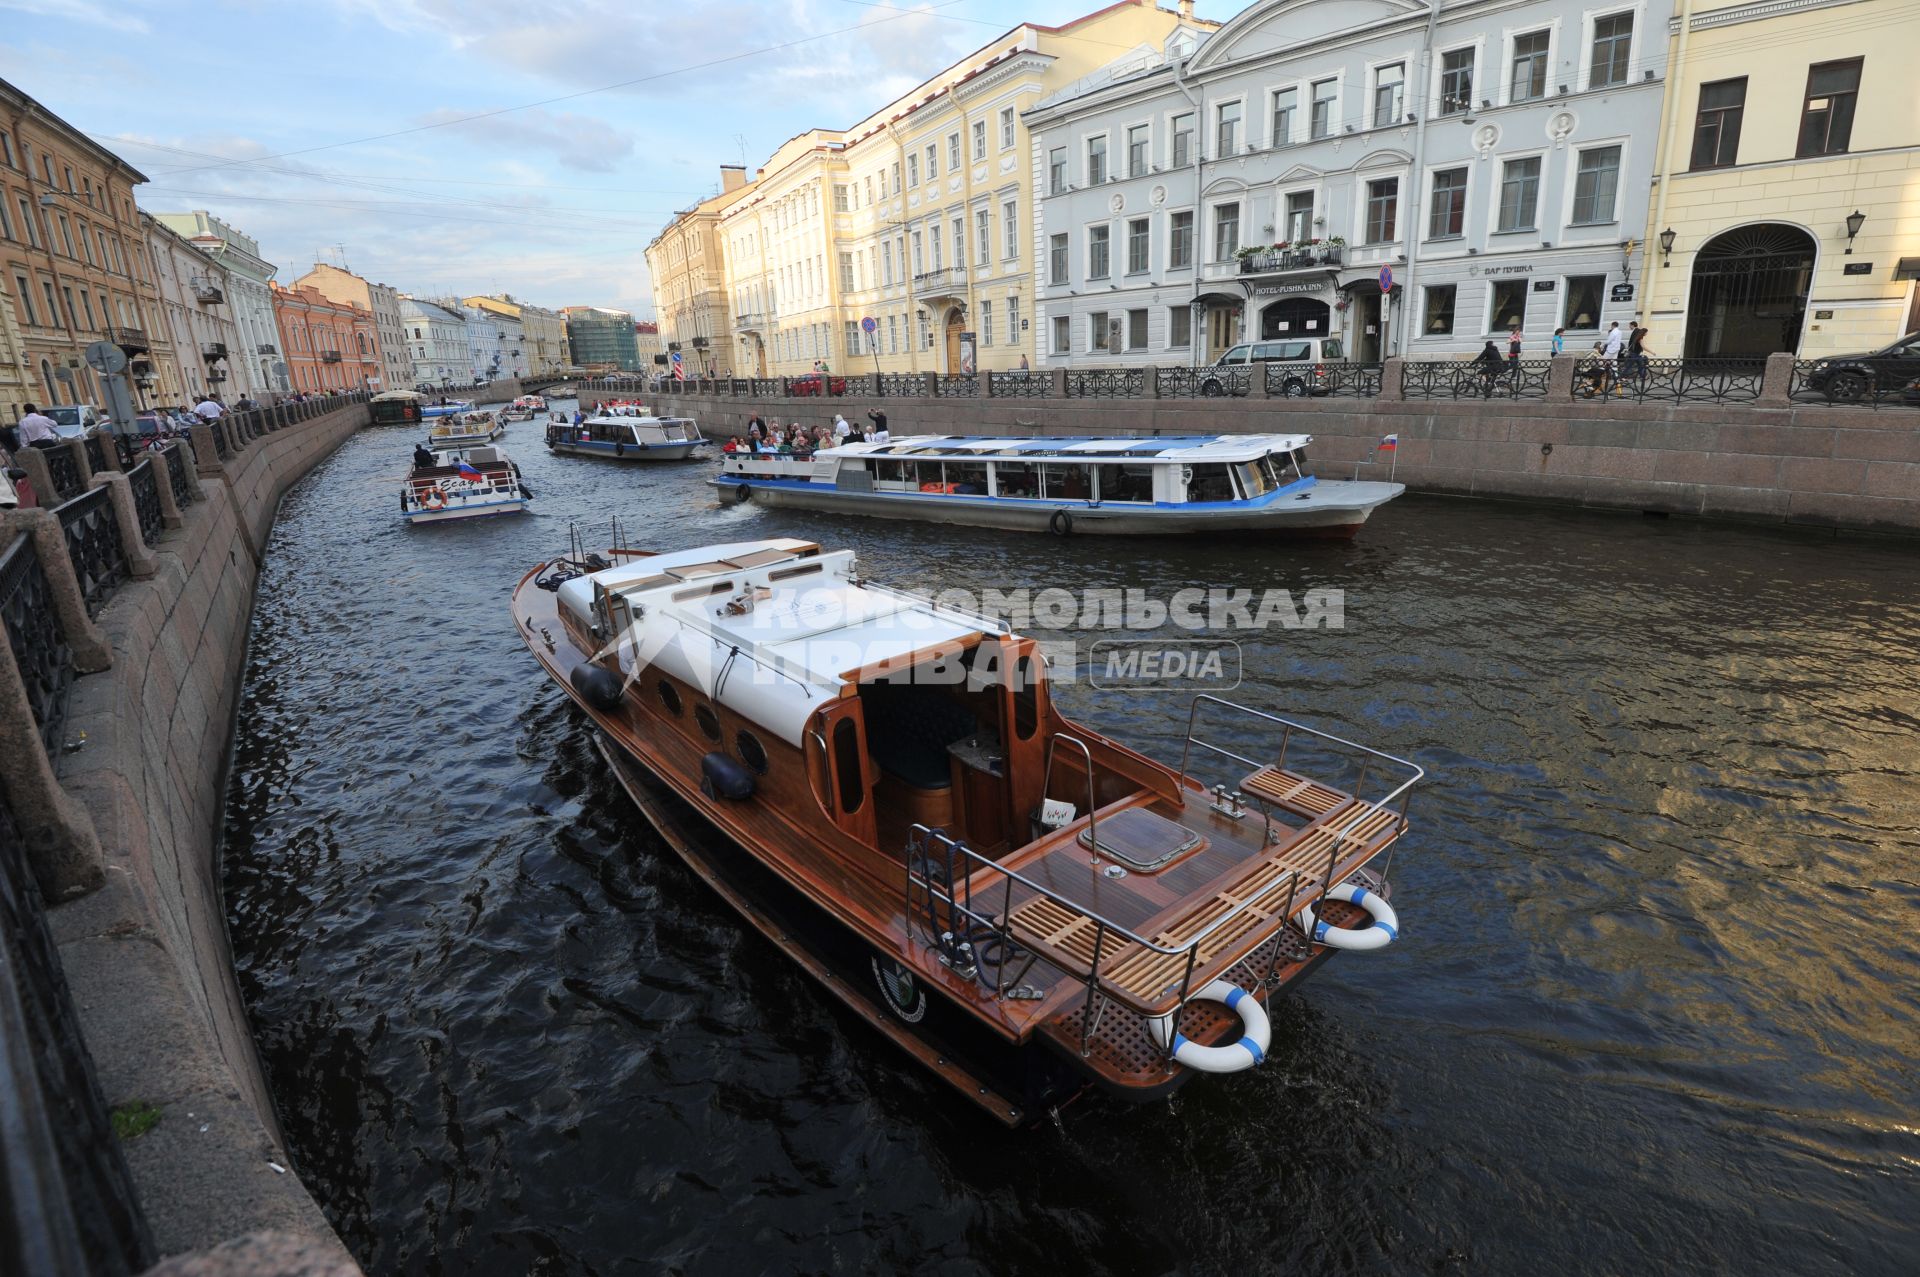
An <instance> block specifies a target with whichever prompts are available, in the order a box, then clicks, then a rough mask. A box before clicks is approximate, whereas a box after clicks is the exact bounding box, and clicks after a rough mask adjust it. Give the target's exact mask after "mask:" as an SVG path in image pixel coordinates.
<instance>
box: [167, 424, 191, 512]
mask: <svg viewBox="0 0 1920 1277" xmlns="http://www.w3.org/2000/svg"><path fill="white" fill-rule="evenodd" d="M187 449H188V444H187V441H186V440H183V439H175V440H174V441H173V442H172V443H170V444H168V445H167V446H166V449H165V451H163V452H162V453H161V454H160V455H162V456H164V457H165V458H166V459H167V482H168V483H169V484H171V485H172V486H173V503H174V504H175V505H176V506H179V507H180V508H181V509H182V510H184V509H186V508H187V504H188V503H189V502H191V501H192V500H193V485H192V484H191V483H190V482H189V481H188V478H187V464H188V462H187Z"/></svg>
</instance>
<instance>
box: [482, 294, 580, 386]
mask: <svg viewBox="0 0 1920 1277" xmlns="http://www.w3.org/2000/svg"><path fill="white" fill-rule="evenodd" d="M460 304H461V305H462V306H468V307H471V308H473V309H474V310H479V311H485V312H486V313H487V314H489V315H491V316H493V317H494V318H495V319H497V320H509V321H512V322H511V323H509V324H507V325H506V332H507V333H509V334H511V335H512V340H513V346H512V347H511V349H517V350H518V351H519V352H520V354H519V356H518V358H517V360H516V362H517V363H518V364H520V365H521V367H522V369H523V371H525V372H528V373H544V372H551V371H553V370H554V369H556V368H565V367H566V366H567V317H566V316H565V315H562V314H561V313H560V312H559V311H557V310H548V309H547V308H546V307H544V306H530V305H528V304H527V303H526V302H522V301H516V300H514V297H513V295H512V294H511V293H497V294H491V295H483V296H476V297H463V298H461V299H460Z"/></svg>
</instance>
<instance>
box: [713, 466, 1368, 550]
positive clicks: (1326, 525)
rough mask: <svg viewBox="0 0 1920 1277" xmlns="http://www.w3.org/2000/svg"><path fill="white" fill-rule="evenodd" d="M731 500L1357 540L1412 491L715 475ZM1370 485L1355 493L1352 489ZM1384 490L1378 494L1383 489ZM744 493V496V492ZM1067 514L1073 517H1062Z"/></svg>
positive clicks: (990, 524) (1018, 526)
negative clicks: (930, 489)
mask: <svg viewBox="0 0 1920 1277" xmlns="http://www.w3.org/2000/svg"><path fill="white" fill-rule="evenodd" d="M709 482H711V483H712V484H713V486H714V487H715V488H716V489H717V490H718V492H719V495H720V499H721V501H723V502H738V501H752V502H754V503H756V504H759V505H766V506H775V507H783V508H790V509H800V510H831V511H836V512H840V513H844V514H859V515H866V516H868V517H870V518H878V519H915V520H919V521H922V522H927V523H947V524H956V525H962V526H966V527H976V528H1000V529H1004V530H1007V531H1013V532H1053V533H1056V534H1062V535H1064V534H1067V533H1071V534H1072V535H1075V536H1081V535H1087V536H1143V535H1144V536H1164V535H1180V534H1189V533H1195V532H1259V533H1279V534H1285V535H1289V536H1304V537H1332V538H1344V537H1351V536H1353V535H1354V534H1355V533H1357V532H1359V530H1360V527H1361V525H1362V524H1364V523H1365V522H1366V521H1367V519H1368V517H1369V516H1370V515H1372V513H1373V512H1374V510H1376V509H1378V508H1379V507H1380V506H1381V505H1384V504H1385V503H1386V502H1388V501H1391V500H1392V499H1393V498H1394V497H1397V496H1399V495H1400V493H1401V492H1403V491H1405V489H1404V487H1402V485H1400V484H1397V483H1396V484H1386V483H1360V484H1349V483H1341V482H1338V481H1326V482H1321V483H1318V484H1316V485H1314V487H1313V488H1311V489H1309V490H1308V492H1307V494H1306V499H1304V500H1298V499H1296V500H1278V501H1272V502H1268V503H1267V504H1265V505H1253V504H1244V505H1220V506H1209V507H1207V508H1189V507H1182V506H1167V505H1160V506H1151V507H1134V508H1128V507H1125V506H1117V505H1104V506H1103V505H1089V504H1088V503H1086V502H1084V501H1058V502H1053V501H1023V500H1004V499H1001V498H997V497H966V496H952V495H932V494H922V493H917V492H847V491H843V490H841V489H839V488H835V487H829V486H827V485H825V484H816V483H807V482H801V481H796V480H764V479H749V480H746V481H744V482H743V481H742V480H740V479H738V478H735V477H734V476H731V475H721V476H718V477H717V478H714V479H712V480H710V481H709ZM1355 488H1358V489H1362V490H1363V491H1361V492H1350V491H1347V490H1348V489H1355ZM1376 489H1377V490H1378V491H1375V490H1376ZM743 490H744V495H743ZM1062 512H1064V513H1065V516H1066V517H1065V518H1064V519H1062V518H1061V517H1060V515H1061V514H1062Z"/></svg>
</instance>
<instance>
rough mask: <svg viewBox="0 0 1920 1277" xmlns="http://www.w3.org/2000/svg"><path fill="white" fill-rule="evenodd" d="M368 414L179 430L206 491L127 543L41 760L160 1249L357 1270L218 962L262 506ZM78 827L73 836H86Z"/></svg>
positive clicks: (113, 1088) (86, 1019)
mask: <svg viewBox="0 0 1920 1277" xmlns="http://www.w3.org/2000/svg"><path fill="white" fill-rule="evenodd" d="M366 420H367V407H366V405H365V404H363V403H357V402H356V403H349V404H347V405H345V406H342V407H340V408H337V409H335V410H332V411H328V412H325V413H322V414H319V415H316V416H313V417H311V418H309V419H307V420H304V421H298V422H295V423H291V424H288V425H285V426H284V427H283V428H279V429H276V430H273V431H272V432H271V433H262V434H259V435H257V436H256V437H253V438H250V439H249V438H246V437H245V436H244V433H243V432H239V431H236V432H234V437H233V441H232V446H231V456H229V457H227V458H225V459H220V458H218V457H217V455H216V450H215V447H214V443H213V440H212V437H211V435H210V434H208V433H207V432H206V428H205V427H198V428H196V430H195V432H194V433H195V436H196V438H195V441H194V442H195V450H196V452H197V454H198V456H199V457H201V458H203V460H202V461H201V462H200V464H199V465H198V467H197V484H198V487H199V490H200V493H201V494H202V495H203V497H204V499H202V500H196V501H193V502H191V503H190V504H184V505H180V506H179V508H178V512H177V517H176V518H172V519H170V520H169V523H170V524H177V526H171V527H170V528H169V530H168V531H166V532H165V533H164V534H163V535H162V536H160V537H159V538H158V540H157V542H156V543H155V544H154V545H153V547H152V548H151V551H150V552H149V551H142V552H141V557H142V558H146V559H148V561H147V562H145V563H143V564H141V565H139V566H137V567H136V570H135V579H132V580H129V581H128V582H126V583H125V584H123V585H121V586H120V587H119V588H118V589H117V590H116V591H115V593H114V595H113V597H112V598H111V599H110V600H109V601H108V602H107V603H106V605H105V606H104V607H103V608H102V609H101V611H100V613H99V615H98V617H97V626H98V630H99V632H100V634H101V635H103V636H104V638H105V640H106V642H107V643H108V644H110V646H111V654H112V663H111V665H110V667H109V668H107V669H104V670H101V671H99V672H98V673H93V674H89V675H87V676H85V677H82V678H80V679H78V680H77V681H76V682H75V683H74V685H73V691H72V699H71V702H70V706H69V718H68V723H67V728H66V733H65V734H66V739H67V752H65V753H63V754H61V756H60V757H59V758H58V759H57V760H56V771H57V776H58V782H59V786H60V788H61V789H62V790H63V791H64V792H65V794H66V795H67V796H68V797H69V798H71V799H74V800H77V804H76V805H77V807H78V808H79V809H80V813H81V814H82V815H83V816H84V819H85V822H86V823H88V824H90V833H91V835H93V836H94V837H95V838H97V844H98V849H97V853H94V854H95V855H97V859H95V860H94V862H93V865H92V866H91V868H90V867H89V866H88V865H87V864H86V860H87V859H88V857H87V856H85V855H82V856H81V857H79V858H78V859H76V860H74V861H72V862H70V863H69V864H68V866H67V868H68V869H69V870H70V871H72V872H71V880H72V882H73V884H74V886H73V890H75V891H78V890H82V889H84V887H85V886H86V885H87V884H88V883H89V882H98V883H99V884H100V885H99V886H98V887H97V889H94V890H92V891H91V892H89V893H87V894H83V895H79V896H78V898H76V899H70V900H68V901H67V902H66V903H62V904H60V905H58V906H57V907H56V908H54V909H52V910H51V914H50V919H51V925H52V929H53V934H54V937H55V939H56V940H57V942H58V945H59V953H60V961H61V965H62V967H63V968H64V970H65V973H66V977H67V982H68V986H69V988H70V989H71V991H72V995H73V999H74V1002H75V1004H76V1006H77V1007H78V1009H79V1015H80V1020H81V1024H82V1028H83V1030H84V1036H85V1039H86V1042H87V1047H88V1049H89V1051H90V1052H91V1054H92V1056H93V1060H94V1064H95V1067H96V1070H97V1072H98V1075H99V1079H100V1083H101V1089H102V1091H103V1092H104V1094H105V1097H106V1100H107V1103H108V1104H109V1105H110V1106H116V1107H117V1106H120V1105H124V1104H128V1103H132V1102H135V1101H139V1102H145V1103H147V1104H151V1105H154V1106H156V1107H157V1108H158V1109H159V1110H160V1112H161V1119H160V1121H159V1123H158V1125H156V1126H155V1127H154V1128H153V1129H152V1130H151V1131H150V1132H148V1133H146V1134H144V1135H142V1136H140V1137H139V1138H137V1139H133V1140H129V1141H127V1142H126V1144H125V1153H126V1158H127V1161H128V1164H129V1166H130V1168H131V1170H132V1173H133V1178H134V1187H135V1191H136V1194H137V1196H138V1198H139V1202H140V1205H141V1207H142V1209H143V1210H144V1213H145V1215H146V1217H147V1220H148V1223H149V1224H150V1226H151V1228H152V1230H153V1234H154V1239H155V1242H156V1244H157V1247H158V1250H159V1253H160V1254H162V1255H175V1254H179V1253H181V1252H189V1251H205V1250H207V1249H208V1248H212V1247H215V1246H218V1245H220V1244H221V1243H231V1242H232V1241H233V1239H235V1238H239V1237H246V1236H249V1235H258V1234H279V1235H280V1236H278V1237H273V1236H268V1237H266V1238H262V1237H259V1236H254V1237H252V1239H251V1240H250V1241H249V1242H248V1243H247V1245H246V1246H245V1247H243V1248H242V1249H241V1250H240V1251H239V1252H237V1253H238V1254H239V1255H240V1256H241V1257H240V1258H238V1259H235V1260H234V1262H237V1263H240V1264H241V1265H242V1266H246V1265H250V1264H255V1263H268V1262H269V1261H268V1260H267V1259H266V1256H269V1255H273V1256H277V1258H275V1259H273V1260H272V1261H271V1262H270V1267H271V1269H272V1270H273V1271H282V1270H291V1269H292V1268H304V1269H307V1270H312V1271H321V1270H327V1271H332V1270H333V1269H334V1268H336V1267H337V1268H338V1269H339V1270H341V1271H357V1269H355V1267H354V1265H353V1262H352V1260H351V1258H350V1257H348V1255H347V1253H346V1251H345V1249H344V1247H342V1246H341V1244H340V1242H339V1240H338V1238H337V1237H336V1236H335V1234H334V1233H333V1231H332V1228H331V1227H330V1226H329V1224H328V1223H327V1220H326V1218H325V1216H324V1215H323V1214H322V1213H321V1211H320V1209H319V1207H318V1206H317V1205H316V1203H315V1202H314V1200H313V1198H312V1197H311V1196H310V1195H309V1194H308V1193H307V1191H306V1189H305V1187H304V1186H303V1185H302V1183H301V1181H300V1178H299V1176H298V1174H297V1171H296V1170H295V1168H294V1166H293V1163H292V1160H291V1159H290V1158H289V1157H288V1155H287V1152H286V1150H285V1147H284V1143H283V1137H282V1135H281V1132H280V1129H279V1124H278V1122H277V1120H276V1118H275V1116H274V1108H273V1103H272V1099H271V1097H270V1095H269V1093H268V1090H267V1085H266V1081H265V1079H264V1077H263V1075H262V1072H261V1068H260V1064H259V1060H258V1057H257V1055H256V1052H255V1049H254V1044H253V1039H252V1035H251V1033H250V1030H249V1028H248V1022H247V1017H246V1012H245V1008H244V1007H243V1005H242V1003H241V999H240V993H239V988H238V985H237V983H236V980H235V977H234V973H233V965H232V953H231V949H230V947H229V944H228V939H227V930H226V920H225V913H224V910H223V907H222V902H221V891H220V870H219V864H218V848H219V845H220V837H221V829H220V816H221V806H222V798H223V793H224V787H225V783H226V773H227V762H228V758H229V753H230V746H231V737H232V724H233V718H234V713H235V707H236V705H237V703H238V697H239V691H240V685H241V677H242V672H243V667H244V663H245V659H246V650H247V636H248V627H249V620H250V616H251V612H252V606H253V596H254V586H255V581H256V578H257V576H258V573H259V567H260V561H261V555H262V554H263V552H264V551H265V548H266V545H267V539H268V536H269V535H270V533H271V530H272V526H273V519H274V514H275V511H276V509H277V508H278V505H279V502H280V498H281V496H282V495H283V494H284V493H285V492H286V491H287V489H288V488H289V487H290V486H291V485H292V484H293V483H295V482H296V481H297V480H299V479H300V478H301V477H303V476H304V475H306V474H307V473H308V472H309V471H310V470H311V469H312V468H313V467H314V466H315V465H316V464H318V463H319V462H320V461H321V460H323V459H324V458H326V457H327V456H328V455H329V454H331V453H332V452H333V451H334V450H335V449H336V448H338V447H339V446H340V444H341V443H342V442H344V441H345V440H346V439H347V438H348V436H350V435H351V434H352V433H353V432H354V431H355V430H357V429H359V428H360V427H361V426H362V425H364V424H365V422H366ZM202 435H205V436H206V437H205V438H202V437H201V436H202ZM142 570H144V571H146V572H147V573H148V574H147V575H145V576H144V577H142V576H141V575H140V573H141V571H142ZM82 742H84V743H82ZM88 832H89V831H88V830H85V829H83V830H81V831H79V835H80V836H79V837H78V839H77V841H78V843H79V844H82V845H89V846H88V850H91V848H90V843H91V841H92V839H90V838H88V837H87V836H86V835H87V833H88ZM43 880H44V876H43ZM287 1235H291V1236H287ZM276 1248H277V1249H276ZM231 1250H232V1248H231V1247H229V1251H231ZM228 1267H229V1268H230V1267H231V1265H228Z"/></svg>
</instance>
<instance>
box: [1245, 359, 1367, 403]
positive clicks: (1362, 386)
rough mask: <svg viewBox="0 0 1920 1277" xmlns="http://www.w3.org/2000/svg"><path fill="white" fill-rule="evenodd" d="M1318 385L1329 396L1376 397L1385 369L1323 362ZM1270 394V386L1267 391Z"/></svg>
mask: <svg viewBox="0 0 1920 1277" xmlns="http://www.w3.org/2000/svg"><path fill="white" fill-rule="evenodd" d="M1321 368H1322V370H1323V371H1322V374H1321V378H1320V385H1321V387H1322V388H1323V389H1324V390H1325V392H1326V394H1327V395H1328V396H1329V397H1330V398H1335V399H1378V398H1379V397H1380V383H1381V380H1382V377H1383V376H1384V374H1385V372H1386V370H1385V369H1384V368H1382V367H1381V366H1380V365H1379V364H1323V365H1321ZM1267 393H1268V394H1272V393H1273V391H1272V389H1271V388H1269V389H1268V391H1267Z"/></svg>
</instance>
